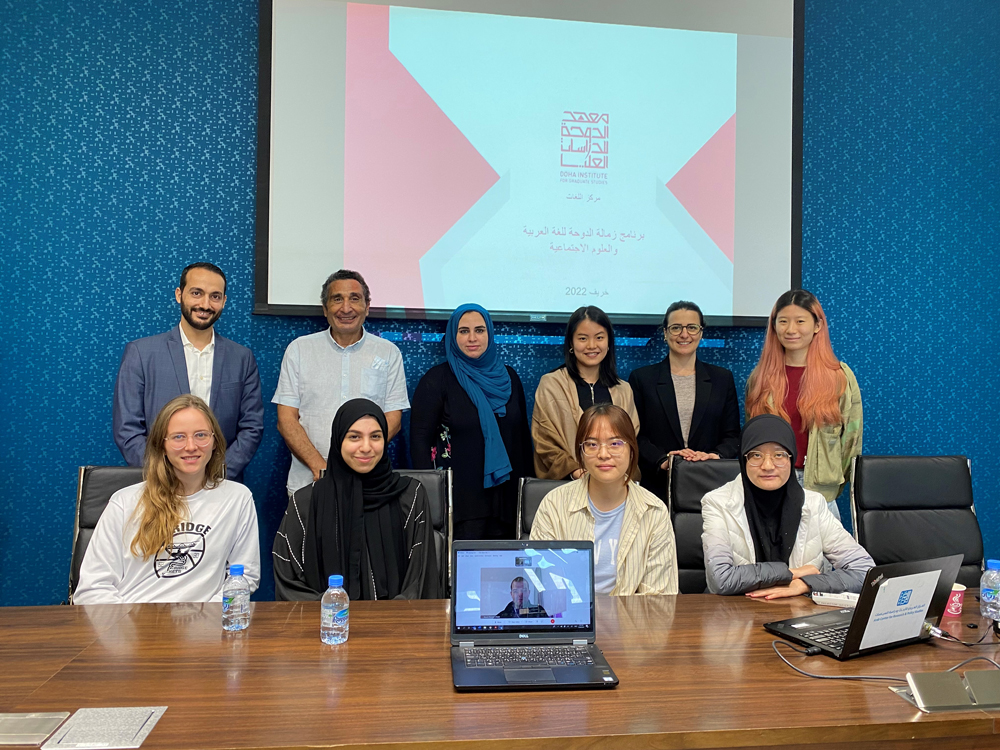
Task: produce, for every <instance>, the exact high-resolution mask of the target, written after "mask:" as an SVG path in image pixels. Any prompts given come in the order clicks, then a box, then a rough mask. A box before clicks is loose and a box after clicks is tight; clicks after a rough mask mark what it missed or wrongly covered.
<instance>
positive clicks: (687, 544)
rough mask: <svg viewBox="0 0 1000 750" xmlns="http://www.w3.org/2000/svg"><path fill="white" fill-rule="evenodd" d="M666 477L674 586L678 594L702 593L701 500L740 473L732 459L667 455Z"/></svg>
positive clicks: (704, 582) (703, 572)
mask: <svg viewBox="0 0 1000 750" xmlns="http://www.w3.org/2000/svg"><path fill="white" fill-rule="evenodd" d="M669 471H670V473H669V476H668V478H667V508H668V509H669V510H670V520H671V522H672V523H673V525H674V541H675V543H676V544H677V588H678V590H679V591H680V592H681V593H682V594H703V593H705V589H706V588H707V587H708V584H707V583H706V581H705V554H704V552H703V551H702V547H701V499H702V498H703V497H704V496H705V494H706V493H708V492H711V491H712V490H716V489H718V488H719V487H721V486H722V485H724V484H726V482H729V481H732V480H733V479H735V478H736V477H738V476H739V475H740V462H739V460H738V459H735V458H720V459H717V460H715V461H685V460H684V459H683V458H681V457H680V456H671V457H670V469H669Z"/></svg>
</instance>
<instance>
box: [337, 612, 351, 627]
mask: <svg viewBox="0 0 1000 750" xmlns="http://www.w3.org/2000/svg"><path fill="white" fill-rule="evenodd" d="M348 609H349V608H348V607H344V608H343V609H342V610H340V611H339V612H338V613H337V616H336V618H335V619H336V624H337V625H338V626H339V627H342V628H343V627H347V616H348V611H347V610H348Z"/></svg>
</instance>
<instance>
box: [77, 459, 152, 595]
mask: <svg viewBox="0 0 1000 750" xmlns="http://www.w3.org/2000/svg"><path fill="white" fill-rule="evenodd" d="M141 481H142V467H140V466H81V467H80V476H79V480H78V482H77V487H76V519H75V521H74V522H73V554H72V555H71V556H70V565H69V603H70V604H72V603H73V593H74V592H75V591H76V587H77V585H78V584H79V583H80V566H81V565H83V556H84V555H86V554H87V547H88V546H89V545H90V538H91V537H92V536H93V535H94V529H95V528H97V522H98V521H99V520H100V519H101V514H102V513H104V509H105V508H106V507H108V500H110V499H111V496H112V495H113V494H115V493H116V492H117V491H118V490H120V489H122V488H124V487H128V486H130V485H133V484H138V483H139V482H141Z"/></svg>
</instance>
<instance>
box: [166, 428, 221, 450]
mask: <svg viewBox="0 0 1000 750" xmlns="http://www.w3.org/2000/svg"><path fill="white" fill-rule="evenodd" d="M190 437H191V440H193V441H194V444H195V445H197V446H198V447H199V448H204V447H205V446H206V445H208V444H209V443H211V442H212V438H213V437H215V433H214V432H204V431H203V430H199V431H198V432H196V433H194V434H193V435H191V436H190ZM187 441H188V435H186V434H184V433H183V432H175V433H173V434H171V435H167V437H166V439H165V442H166V444H167V445H169V446H170V447H171V448H177V449H180V448H183V447H184V446H185V445H187Z"/></svg>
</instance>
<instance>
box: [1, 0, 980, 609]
mask: <svg viewBox="0 0 1000 750" xmlns="http://www.w3.org/2000/svg"><path fill="white" fill-rule="evenodd" d="M998 28H1000V10H998V5H997V3H996V2H994V1H993V0H947V1H944V2H942V1H941V0H936V1H933V2H932V1H931V0H919V1H917V0H880V2H877V3H871V2H870V0H869V1H867V2H861V1H860V0H851V1H846V0H836V1H834V0H824V1H822V2H820V1H819V0H808V3H807V16H806V57H805V144H804V161H805V169H804V183H805V188H804V210H803V214H804V219H803V225H804V240H803V244H804V260H803V276H804V283H805V286H806V287H807V288H810V289H812V290H813V291H815V292H816V293H817V294H818V295H819V297H820V298H821V299H822V300H823V302H824V305H825V307H826V309H827V312H828V314H829V316H830V319H831V331H832V334H833V340H834V347H835V350H836V351H837V353H838V354H839V355H840V356H841V357H843V358H844V360H845V361H847V362H848V363H849V364H851V366H852V367H853V368H854V369H855V371H856V372H857V374H858V377H859V380H860V381H861V387H862V391H863V394H864V399H865V416H866V422H867V424H866V435H865V450H866V452H868V453H893V452H898V453H917V452H929V453H933V452H942V453H964V454H966V455H968V456H970V457H971V458H972V460H973V474H974V488H975V492H976V502H977V504H978V507H979V510H980V518H981V520H982V523H983V530H984V534H985V536H986V542H987V548H988V550H989V551H991V552H992V553H994V554H996V553H1000V493H998V490H997V489H996V488H997V486H998V484H1000V471H998V468H997V466H996V463H995V461H994V456H995V455H996V454H997V453H998V450H997V449H998V447H1000V446H998V444H997V437H996V436H997V434H1000V419H998V416H997V398H996V396H995V390H993V389H994V388H995V385H994V382H993V381H994V380H995V379H996V376H997V374H998V373H997V371H998V367H997V364H996V363H997V351H998V334H997V324H998V322H1000V321H998V320H997V312H996V311H997V309H998V307H1000V304H998V302H1000V293H998V291H997V290H998V288H1000V278H998V275H1000V273H998V270H997V265H996V261H997V249H996V248H997V245H998V240H1000V236H998V235H1000V219H998V192H1000V187H998V174H1000V145H998V131H1000V123H998V95H997V86H996V81H997V79H998V73H1000V32H998ZM256 34H257V7H256V3H251V2H241V1H240V0H218V1H212V0H208V1H206V0H199V1H198V2H195V1H194V0H174V1H170V0H155V1H154V0H129V1H128V2H125V1H124V0H101V1H100V2H98V1H97V0H77V1H76V2H72V1H71V0H60V1H58V2H57V1H55V0H52V1H46V0H37V1H36V2H32V3H27V2H23V1H21V0H0V144H2V147H0V243H2V251H0V278H2V279H3V280H4V282H3V283H4V292H5V294H4V296H5V298H6V299H8V301H9V305H8V308H7V313H6V315H5V320H4V331H5V333H4V345H3V347H2V357H3V360H2V368H0V369H2V374H0V378H2V381H0V382H2V391H0V393H2V396H3V401H4V410H5V412H6V414H7V416H6V417H5V418H4V420H3V423H2V433H0V434H2V443H3V444H2V449H0V450H2V453H3V471H2V472H0V604H5V605H11V604H48V603H54V602H58V601H60V600H61V599H62V598H64V596H65V585H66V583H65V582H66V579H67V574H68V563H69V554H70V544H71V540H70V537H71V534H72V528H73V508H74V499H75V482H76V467H77V466H79V465H80V464H86V463H93V464H102V463H119V462H120V456H119V454H118V451H117V450H116V448H115V447H114V444H113V442H112V439H111V431H110V422H111V400H110V399H111V390H112V386H113V382H114V376H115V372H116V369H117V364H118V359H119V357H120V356H121V351H122V349H123V347H124V345H125V342H127V341H129V340H130V339H133V338H136V337H139V336H146V335H149V334H152V333H157V332H160V331H163V330H166V329H167V328H168V327H170V326H171V325H174V324H175V323H176V320H177V309H176V305H175V303H174V301H173V288H174V287H175V286H176V282H177V274H178V272H179V270H180V269H181V267H183V266H184V265H185V264H186V263H188V262H190V261H192V260H210V261H212V262H215V263H218V264H219V265H220V266H222V267H224V268H225V269H226V271H227V273H228V275H229V278H230V286H229V301H228V305H227V308H226V312H225V314H224V315H223V318H222V320H221V322H220V324H219V330H220V332H221V333H223V334H224V335H226V336H229V337H231V338H233V339H235V340H237V341H240V342H243V343H245V344H247V345H249V346H250V347H251V348H253V350H254V351H255V353H256V355H257V359H258V362H259V365H260V370H261V377H262V379H263V383H264V392H265V394H266V395H267V396H268V397H269V396H270V394H272V393H273V391H274V387H275V384H276V382H277V375H278V368H279V365H280V361H281V354H282V352H283V350H284V347H285V346H286V345H287V343H288V342H289V341H290V340H291V339H292V338H294V337H295V336H298V335H301V334H303V333H306V332H311V331H313V330H315V329H316V328H317V326H318V324H319V322H318V321H316V320H311V319H304V318H272V317H254V316H252V315H251V314H250V310H251V307H252V293H251V287H252V281H253V216H254V173H255V167H256V165H255V138H256V79H257V70H256V66H257V37H256ZM324 273H325V271H324ZM318 283H319V279H317V286H318ZM376 294H377V290H376ZM665 302H666V301H665ZM371 328H372V329H373V330H375V331H377V332H390V333H416V332H421V333H423V332H436V333H440V332H441V331H443V324H440V323H416V322H400V321H373V323H372V325H371ZM498 328H499V331H498V332H499V333H501V334H510V335H518V334H528V333H531V334H542V335H549V336H551V335H559V333H560V331H559V330H558V327H556V326H551V325H549V326H545V325H539V326H530V327H528V326H515V325H509V324H502V325H499V327H498ZM619 334H620V335H624V336H628V337H631V338H638V339H641V338H648V337H650V336H652V335H653V329H652V328H650V327H638V326H627V327H623V328H622V330H620V331H619ZM710 336H711V337H712V338H714V339H715V340H717V341H718V342H720V343H721V344H723V346H721V347H716V348H707V349H705V350H704V351H703V355H704V358H705V359H706V360H707V361H710V362H714V363H717V364H721V365H723V366H727V367H730V368H731V369H732V370H733V371H734V372H735V374H736V377H737V380H738V381H742V380H743V379H745V378H746V376H747V374H748V373H749V371H750V369H751V368H752V366H753V363H754V362H755V360H756V356H757V352H758V351H759V346H760V331H759V330H748V329H720V330H717V331H713V332H712V333H711V334H710ZM401 348H402V351H403V356H404V360H405V364H406V368H407V372H408V374H409V386H410V390H411V393H412V389H413V387H414V386H415V385H416V381H417V379H418V378H419V375H420V374H421V373H423V372H424V371H425V370H426V369H427V368H428V367H430V366H431V365H432V364H435V363H436V362H438V361H440V360H441V359H442V358H443V355H442V348H441V344H439V343H419V342H413V341H404V342H402V344H401ZM504 355H505V357H506V358H507V361H508V362H510V363H511V364H512V365H513V366H514V367H515V368H516V369H517V370H518V372H519V373H520V374H521V376H522V379H523V380H524V381H525V383H526V385H527V387H528V389H529V390H531V389H533V387H534V385H535V383H537V380H538V378H539V376H540V375H541V374H542V373H543V372H545V371H546V370H548V369H550V368H551V367H553V366H554V365H555V364H556V363H557V362H558V361H559V359H560V357H561V351H560V348H559V347H558V346H523V345H516V344H510V345H505V346H504ZM663 355H664V347H663V344H662V343H660V342H656V343H650V344H648V345H646V346H630V347H623V349H622V351H621V354H620V360H621V369H622V371H623V372H624V373H627V372H629V371H630V370H631V369H632V368H633V367H636V366H639V365H642V364H646V363H648V362H650V361H653V360H655V359H659V358H662V356H663ZM265 428H266V430H265V436H264V440H263V443H262V445H261V448H260V450H259V452H258V454H257V457H256V459H255V460H254V461H253V463H252V464H251V465H250V467H249V469H248V471H247V483H248V485H249V486H250V488H251V489H252V490H253V493H254V496H255V497H256V498H257V503H258V509H259V514H260V522H261V529H262V530H261V539H262V548H263V551H264V560H263V562H264V563H265V566H266V567H265V578H264V582H263V586H262V591H261V596H262V597H263V598H267V597H269V596H270V593H271V590H272V587H271V581H270V571H269V555H268V554H267V553H268V551H269V549H270V543H271V539H272V538H273V534H274V530H275V528H276V527H277V523H278V520H279V519H280V517H281V514H282V512H283V510H284V499H283V497H284V489H283V488H284V480H285V473H286V471H287V466H288V460H289V456H288V453H287V450H286V449H285V448H284V446H283V444H282V442H281V439H280V437H279V436H278V434H277V431H276V429H275V414H274V411H273V409H270V408H269V409H268V411H267V420H266V423H265ZM395 452H396V455H405V446H397V447H396V451H395Z"/></svg>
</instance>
